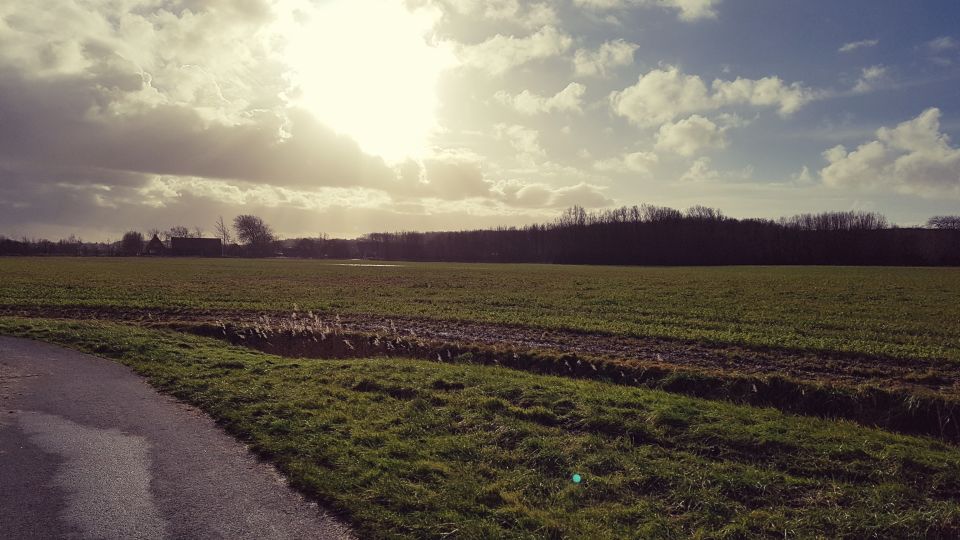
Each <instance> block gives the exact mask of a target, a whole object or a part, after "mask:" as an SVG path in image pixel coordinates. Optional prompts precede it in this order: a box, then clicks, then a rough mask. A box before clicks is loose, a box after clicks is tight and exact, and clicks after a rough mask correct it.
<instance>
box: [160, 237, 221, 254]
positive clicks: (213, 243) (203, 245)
mask: <svg viewBox="0 0 960 540" xmlns="http://www.w3.org/2000/svg"><path fill="white" fill-rule="evenodd" d="M151 242H152V241H151ZM169 254H170V255H175V256H179V257H220V256H222V255H223V244H222V242H221V241H220V239H219V238H180V237H173V238H171V239H170V252H169Z"/></svg>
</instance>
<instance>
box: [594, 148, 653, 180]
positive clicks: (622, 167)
mask: <svg viewBox="0 0 960 540" xmlns="http://www.w3.org/2000/svg"><path fill="white" fill-rule="evenodd" d="M659 161H660V158H659V157H658V156H657V154H654V153H653V152H632V153H628V154H624V155H622V156H619V157H615V158H610V159H605V160H601V161H596V162H594V164H593V168H594V169H596V170H598V171H602V172H617V173H639V174H641V175H644V176H648V175H650V172H651V170H652V169H653V167H655V166H656V165H657V163H659Z"/></svg>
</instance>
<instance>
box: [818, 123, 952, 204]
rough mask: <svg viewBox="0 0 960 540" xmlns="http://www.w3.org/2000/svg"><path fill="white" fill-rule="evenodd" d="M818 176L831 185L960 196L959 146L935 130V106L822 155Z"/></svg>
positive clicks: (927, 194) (933, 195)
mask: <svg viewBox="0 0 960 540" xmlns="http://www.w3.org/2000/svg"><path fill="white" fill-rule="evenodd" d="M823 157H824V159H826V160H827V162H828V163H829V164H828V165H827V166H826V167H824V168H823V169H821V171H820V177H821V178H822V180H823V182H824V184H826V185H828V186H831V187H851V188H889V189H894V190H896V191H899V192H901V193H913V194H919V195H922V196H928V197H943V196H947V197H951V198H960V149H958V148H955V147H953V146H951V145H950V138H949V137H948V136H947V135H946V134H944V133H941V132H940V110H939V109H937V108H930V109H927V110H925V111H923V112H922V113H921V114H920V115H919V116H917V117H916V118H914V119H912V120H908V121H906V122H903V123H901V124H899V125H897V127H895V128H892V129H891V128H885V127H884V128H880V129H879V130H877V132H876V140H873V141H869V142H866V143H863V144H861V145H860V146H858V147H857V148H856V149H855V150H853V151H847V149H846V148H845V147H843V146H842V145H838V146H835V147H833V148H831V149H829V150H827V151H825V152H824V153H823Z"/></svg>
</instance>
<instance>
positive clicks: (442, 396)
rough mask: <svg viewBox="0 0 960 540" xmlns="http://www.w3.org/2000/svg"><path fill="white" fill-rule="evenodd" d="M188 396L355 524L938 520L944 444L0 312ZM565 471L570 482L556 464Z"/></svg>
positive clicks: (497, 534)
mask: <svg viewBox="0 0 960 540" xmlns="http://www.w3.org/2000/svg"><path fill="white" fill-rule="evenodd" d="M0 333H5V334H12V335H20V336H25V337H32V338H36V339H42V340H46V341H51V342H54V343H61V344H64V345H67V346H71V347H75V348H78V349H81V350H85V351H88V352H92V353H95V354H98V355H102V356H107V357H110V358H114V359H116V360H118V361H120V362H122V363H124V364H127V365H129V366H131V367H132V368H133V369H135V370H136V371H137V372H139V373H141V374H143V375H145V376H146V377H148V379H149V380H150V382H151V383H153V384H154V385H156V386H158V387H159V388H161V389H163V390H165V391H168V392H170V393H172V394H174V395H175V396H178V397H180V398H181V399H184V400H186V401H189V402H192V403H194V404H196V405H198V406H200V407H201V408H203V409H204V410H206V411H207V412H209V413H210V414H211V415H213V416H214V417H215V418H217V419H218V420H219V421H220V422H222V423H223V425H225V426H226V427H227V429H229V430H230V431H231V432H233V433H234V434H236V435H237V436H239V437H241V438H243V439H245V440H247V441H249V442H250V444H251V445H252V447H253V448H254V449H255V450H256V451H258V452H260V453H261V454H262V455H264V456H266V457H268V458H269V459H271V460H272V461H274V462H275V463H276V464H277V465H278V466H279V467H280V468H281V470H283V471H284V472H285V473H286V474H287V475H288V476H289V477H290V478H291V480H292V481H293V483H294V485H296V486H297V487H298V488H300V489H301V490H303V491H304V492H306V493H308V494H311V495H312V496H314V497H316V498H317V499H319V500H321V501H323V502H325V503H326V504H327V505H329V506H331V507H332V508H334V509H335V510H337V511H339V512H340V513H342V515H343V516H344V517H345V518H347V519H348V520H349V521H350V522H351V523H353V524H354V526H355V527H356V528H357V532H358V535H359V536H360V537H362V538H394V537H398V538H399V537H414V538H544V537H547V538H613V537H623V538H627V537H631V538H748V537H770V538H774V537H776V538H783V537H791V538H792V537H801V538H808V537H822V538H838V537H854V538H873V537H883V538H917V537H927V538H955V537H956V535H957V534H960V506H958V505H957V504H956V501H957V498H958V497H960V449H958V448H957V447H956V446H952V445H948V444H945V443H941V442H938V441H934V440H932V439H923V438H913V437H906V436H900V435H894V434H890V433H885V432H883V431H879V430H875V429H868V428H864V427H861V426H857V425H854V424H850V423H845V422H833V421H826V420H819V419H812V418H805V417H797V416H790V415H784V414H782V413H779V412H777V411H773V410H770V409H760V408H752V407H738V406H734V405H731V404H726V403H721V402H712V401H704V400H697V399H692V398H687V397H682V396H676V395H671V394H666V393H662V392H656V391H650V390H639V389H632V388H627V387H623V386H616V385H611V384H606V383H602V382H593V381H577V380H570V379H565V378H559V377H548V376H541V375H531V374H527V373H521V372H516V371H512V370H506V369H501V368H492V367H484V366H469V365H466V366H464V365H449V364H443V363H438V362H424V361H416V360H403V359H395V358H394V359H377V358H371V359H357V360H302V359H298V360H295V359H288V358H281V357H277V356H271V355H266V354H263V353H258V352H255V351H251V350H249V349H246V348H239V347H231V346H228V345H226V344H224V343H223V342H222V341H219V340H213V339H206V338H200V337H195V336H189V335H185V334H180V333H176V332H171V331H157V330H149V329H144V328H135V327H131V326H125V325H119V324H112V323H97V322H69V321H45V320H39V319H17V318H0ZM574 473H578V474H580V475H581V476H582V482H581V483H580V484H575V483H573V482H572V481H571V477H572V474H574Z"/></svg>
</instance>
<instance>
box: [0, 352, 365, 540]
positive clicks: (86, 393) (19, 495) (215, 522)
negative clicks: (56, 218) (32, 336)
mask: <svg viewBox="0 0 960 540" xmlns="http://www.w3.org/2000/svg"><path fill="white" fill-rule="evenodd" d="M0 537H2V538H5V539H30V538H44V539H54V538H123V539H153V538H191V539H192V538H204V539H206V538H230V539H234V538H256V539H269V538H318V539H327V538H330V539H332V538H349V537H350V536H349V531H348V529H347V527H346V526H344V525H343V524H342V523H340V522H338V521H337V520H335V519H333V518H332V517H330V516H329V515H327V514H326V513H324V512H323V510H322V509H320V508H318V507H317V506H316V505H315V504H313V503H310V502H308V501H306V500H304V499H303V497H301V496H300V495H298V494H297V493H295V492H294V491H293V490H291V489H290V488H289V487H288V486H287V485H286V484H285V482H284V481H283V478H282V477H281V476H280V475H279V474H278V473H277V472H276V471H275V470H274V469H273V468H272V467H270V466H269V465H266V464H264V463H261V462H259V461H258V460H257V458H256V457H255V456H253V455H252V454H251V453H250V452H249V451H248V450H247V449H246V447H244V446H243V445H242V444H240V443H239V442H238V441H236V440H235V439H233V438H231V437H230V436H229V435H227V434H226V433H224V432H223V431H221V430H220V429H219V428H218V427H217V426H216V424H215V423H214V422H213V421H212V420H211V419H210V418H209V417H207V416H206V415H204V414H203V413H201V412H199V411H198V410H197V409H194V408H192V407H189V406H187V405H184V404H182V403H179V402H177V401H176V400H174V399H172V398H170V397H167V396H163V395H161V394H158V393H157V392H156V391H154V390H153V389H152V388H151V387H150V386H148V385H147V384H146V383H145V382H144V381H143V380H142V379H141V378H140V377H138V376H136V375H135V374H133V373H132V372H131V371H130V370H129V369H127V368H126V367H124V366H121V365H119V364H116V363H114V362H111V361H109V360H104V359H102V358H97V357H95V356H90V355H86V354H81V353H78V352H74V351H70V350H66V349H62V348H59V347H55V346H52V345H48V344H44V343H38V342H34V341H28V340H22V339H13V338H4V337H0Z"/></svg>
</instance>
